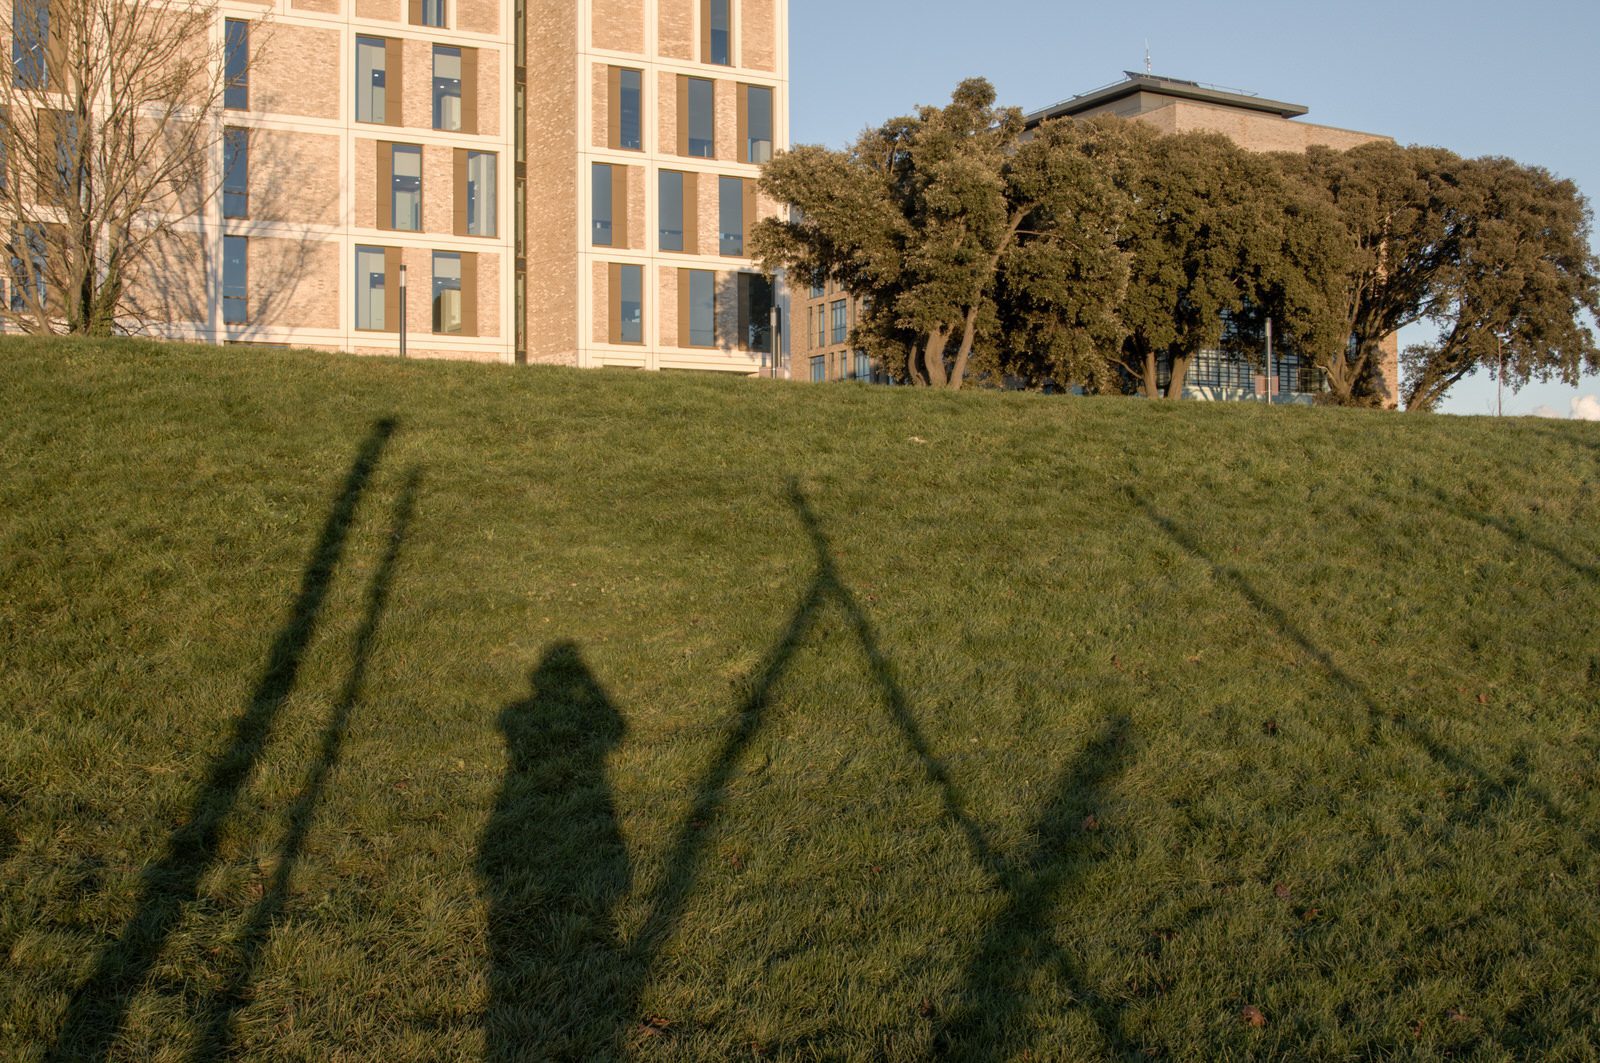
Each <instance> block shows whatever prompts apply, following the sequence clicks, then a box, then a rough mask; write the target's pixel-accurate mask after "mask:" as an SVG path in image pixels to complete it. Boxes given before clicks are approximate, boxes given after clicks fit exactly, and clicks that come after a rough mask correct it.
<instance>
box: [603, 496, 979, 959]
mask: <svg viewBox="0 0 1600 1063" xmlns="http://www.w3.org/2000/svg"><path fill="white" fill-rule="evenodd" d="M789 501H790V505H792V506H793V507H794V510H795V513H796V515H797V516H798V517H799V519H800V522H801V524H802V525H803V526H804V527H805V529H806V532H807V534H808V537H809V538H810V540H811V545H812V548H813V550H814V552H815V554H816V565H817V567H816V573H815V575H814V576H813V577H812V580H811V583H810V585H809V586H808V587H807V589H806V592H805V593H804V594H803V595H801V598H800V602H799V604H798V605H797V606H796V607H795V610H794V613H793V615H792V616H791V617H790V619H789V623H788V625H787V627H786V628H785V629H784V631H783V634H782V635H781V636H780V637H779V638H778V640H777V642H776V643H775V644H774V645H773V647H772V649H771V651H769V652H768V654H767V656H766V658H765V659H764V660H763V662H762V664H761V667H760V668H759V669H758V670H757V672H756V676H755V682H754V684H753V685H752V687H751V689H750V693H749V694H748V695H747V696H746V697H745V699H744V701H743V702H742V703H741V704H740V706H739V709H738V712H737V714H736V716H735V718H734V724H733V727H732V729H731V730H730V731H729V733H728V736H727V738H726V739H725V740H724V741H723V745H722V748H721V749H720V750H719V751H718V753H717V756H716V757H715V758H714V759H713V761H712V763H711V766H710V768H709V769H707V771H706V773H705V775H704V776H703V777H702V778H701V779H700V781H699V783H698V784H697V785H696V787H695V790H694V793H695V800H694V804H693V805H692V806H691V807H690V810H689V813H688V815H687V816H685V817H684V820H683V823H682V825H681V826H680V827H679V828H678V832H677V834H676V836H675V837H674V839H673V843H672V846H671V848H670V849H669V850H668V856H667V860H666V865H667V869H668V870H667V874H666V877H665V879H664V880H663V885H662V887H661V889H660V890H659V891H658V893H657V896H656V899H655V900H654V902H653V903H652V905H651V907H650V909H649V911H648V913H647V915H646V917H645V919H644V922H643V930H642V932H641V933H640V935H639V939H638V941H639V944H638V945H637V947H636V949H635V951H634V954H633V956H632V958H631V959H632V966H633V968H634V969H635V970H637V971H639V972H641V975H642V976H644V977H648V973H649V971H650V969H651V968H652V967H653V966H654V964H655V959H656V956H657V955H658V954H659V952H660V949H661V947H662V945H663V944H664V943H665V942H666V941H667V940H668V939H670V938H671V936H672V934H673V932H674V931H675V930H676V929H677V927H678V925H679V924H680V922H681V921H682V918H683V912H684V908H685V907H686V905H687V902H688V898H689V897H690V896H691V895H692V894H693V892H694V887H695V885H696V883H697V881H698V879H699V874H700V868H701V866H702V864H703V862H704V850H705V847H706V845H707V839H708V838H710V837H711V836H712V834H713V832H712V831H711V830H709V829H708V828H709V826H710V825H711V824H712V822H713V821H714V820H715V818H716V817H717V815H718V814H720V812H721V811H722V808H723V806H724V804H725V803H726V800H727V790H728V784H729V782H730V781H731V779H732V777H733V771H734V767H735V765H736V764H737V763H738V761H739V759H740V757H741V756H742V755H743V754H744V752H745V750H746V749H748V748H749V745H750V743H751V741H752V740H753V739H754V738H755V736H756V734H757V733H758V732H759V730H760V727H761V724H762V722H763V719H764V716H765V713H766V710H767V708H768V706H769V704H770V702H771V699H772V693H773V690H774V688H775V687H776V686H777V684H778V681H779V680H780V679H781V678H782V677H783V674H784V672H785V671H786V670H787V669H788V666H789V662H790V660H791V659H792V658H793V656H794V654H795V651H796V650H798V649H799V647H800V644H801V642H802V641H803V640H804V638H805V636H806V633H807V632H808V631H809V630H810V629H811V626H812V624H813V622H814V621H815V619H816V614H817V612H818V610H819V609H821V608H822V607H823V606H824V605H825V604H827V603H828V602H829V601H830V600H831V601H833V602H835V603H836V604H838V605H839V606H840V607H841V608H842V609H843V610H844V612H845V614H846V616H847V617H848V618H849V620H850V623H851V626H852V628H853V629H854V631H855V633H856V635H857V637H858V639H859V640H860V642H861V645H862V649H863V652H864V653H865V654H866V657H867V662H868V665H869V666H870V667H871V669H872V673H873V676H874V678H875V680H876V681H877V683H878V685H879V687H880V689H881V690H882V693H883V697H884V701H885V703H886V705H887V707H888V709H889V714H890V716H891V718H892V719H893V720H894V722H895V724H896V725H897V726H898V727H899V729H900V731H901V733H902V734H903V736H904V737H905V739H906V741H907V743H908V744H909V745H910V747H911V748H912V750H913V751H914V752H915V753H916V755H917V757H918V758H919V759H920V761H921V762H922V764H923V767H924V770H925V772H926V774H927V777H928V779H929V780H930V781H931V782H932V783H933V784H934V785H935V786H936V787H937V788H938V789H939V792H940V794H941V798H942V801H943V803H944V807H945V812H946V814H947V815H948V816H949V818H950V819H952V820H953V821H954V822H955V823H956V824H957V825H958V826H959V827H960V829H961V831H962V833H963V835H964V836H965V837H966V840H967V844H968V847H969V848H970V850H971V852H972V855H973V856H974V858H975V859H976V860H977V861H978V863H979V865H980V866H982V867H983V868H984V869H985V870H986V871H988V872H990V873H991V874H996V873H998V872H999V870H1000V867H1001V865H1000V861H999V860H998V858H997V857H996V856H995V854H994V851H993V847H992V846H991V845H990V844H989V841H988V839H987V837H986V835H985V832H984V831H983V829H982V827H981V826H980V825H979V824H978V823H977V822H976V821H975V820H974V819H973V818H972V817H971V816H970V815H969V814H968V813H967V812H966V810H965V808H964V803H963V801H962V799H961V796H960V792H959V790H958V789H957V787H956V786H955V783H954V782H953V781H952V779H951V778H950V775H949V772H948V771H947V770H946V769H945V767H944V766H943V765H942V764H941V763H940V762H939V760H938V758H937V757H935V756H934V755H933V753H932V751H931V749H930V747H929V745H928V743H927V741H926V739H925V738H924V737H923V735H922V732H921V730H920V728H919V727H918V726H917V723H916V720H915V718H914V717H913V716H912V713H911V711H910V707H909V704H910V703H909V701H908V699H907V698H906V696H905V692H904V690H903V689H902V688H901V686H900V684H899V681H898V680H897V679H896V678H895V675H894V671H893V669H892V668H891V667H890V664H889V661H888V658H887V657H886V656H885V655H884V653H883V650H882V648H881V646H880V644H879V642H878V638H877V633H876V631H875V629H874V628H873V626H872V623H871V621H870V620H869V619H868V617H867V614H866V612H865V610H863V609H862V608H861V605H860V603H859V602H857V601H856V598H855V595H854V594H852V593H851V591H850V590H849V589H848V588H847V587H846V586H845V584H844V582H843V580H841V579H840V577H839V571H838V568H837V566H836V565H835V563H834V560H833V551H832V549H831V546H830V544H829V542H828V538H827V536H826V535H825V534H824V533H823V530H822V525H821V523H820V522H819V521H818V520H817V517H816V515H815V514H814V513H813V512H812V510H811V507H810V504H809V503H808V502H807V500H806V497H805V494H804V492H803V491H801V489H800V486H799V484H798V482H797V481H795V480H792V479H791V480H790V482H789Z"/></svg>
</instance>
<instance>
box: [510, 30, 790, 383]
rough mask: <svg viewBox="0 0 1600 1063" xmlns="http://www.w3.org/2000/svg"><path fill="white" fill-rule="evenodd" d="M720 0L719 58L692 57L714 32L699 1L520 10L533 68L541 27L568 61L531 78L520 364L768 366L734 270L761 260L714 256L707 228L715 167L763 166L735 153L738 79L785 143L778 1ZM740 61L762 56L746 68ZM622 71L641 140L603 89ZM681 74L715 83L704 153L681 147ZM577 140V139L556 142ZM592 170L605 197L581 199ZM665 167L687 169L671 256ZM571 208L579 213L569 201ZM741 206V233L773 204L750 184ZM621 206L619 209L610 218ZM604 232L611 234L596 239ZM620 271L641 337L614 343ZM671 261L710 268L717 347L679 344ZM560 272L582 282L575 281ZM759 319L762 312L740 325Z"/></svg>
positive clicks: (716, 246) (715, 222) (740, 369)
mask: <svg viewBox="0 0 1600 1063" xmlns="http://www.w3.org/2000/svg"><path fill="white" fill-rule="evenodd" d="M574 6H576V17H575V18H574V17H573V9H574ZM728 6H729V21H730V26H729V34H728V38H727V58H728V59H729V62H728V63H714V62H711V61H710V60H712V59H715V58H718V57H719V56H718V55H715V54H703V53H705V52H706V50H707V49H708V48H709V47H710V46H711V44H710V42H711V41H712V34H711V26H710V25H709V24H708V23H707V22H706V18H707V15H708V13H709V12H710V11H711V10H712V5H711V3H710V2H709V0H584V2H581V3H578V4H576V5H574V4H572V3H570V2H564V0H539V2H536V3H533V4H532V5H531V6H530V7H529V12H530V30H529V32H530V64H531V65H540V64H538V63H536V62H534V61H533V60H532V59H531V56H532V55H533V49H534V42H533V39H532V38H533V37H534V36H537V37H538V38H539V47H540V48H541V49H542V54H543V55H547V56H549V57H551V59H552V62H553V61H554V59H555V57H558V56H563V55H564V56H565V57H566V58H567V62H566V70H568V71H571V73H570V74H567V73H563V74H560V75H559V77H558V79H557V80H558V82H559V83H547V84H542V85H537V86H530V94H531V96H532V99H531V100H530V105H529V108H528V144H529V152H530V154H529V170H530V174H529V177H530V182H532V183H534V184H535V185H537V186H538V187H540V188H541V189H543V190H544V191H543V193H542V194H541V195H540V196H539V197H538V200H539V202H538V208H537V212H536V211H535V209H534V204H533V203H532V202H530V211H529V254H530V262H529V281H528V295H529V299H528V308H527V310H528V318H527V326H526V327H527V330H528V334H529V343H528V353H529V360H530V361H533V360H539V361H551V360H554V361H570V363H572V364H576V365H580V366H585V367H591V366H592V367H599V366H608V365H618V366H636V367H641V368H646V369H711V370H722V371H727V372H736V373H745V374H749V373H754V372H758V371H760V370H761V368H762V367H763V366H764V365H766V364H768V361H769V359H770V357H771V355H770V354H769V353H767V352H766V351H764V350H762V349H760V348H762V347H764V346H765V345H766V343H767V341H766V339H765V336H766V331H767V330H766V328H765V325H766V318H765V311H764V310H761V309H760V304H759V296H758V295H757V294H756V292H758V291H759V290H760V289H761V285H760V283H759V282H756V281H752V280H751V279H749V278H746V279H743V280H741V277H740V275H741V274H748V275H750V277H754V276H756V275H757V273H758V271H757V269H756V267H755V265H754V263H753V262H752V261H751V260H750V259H749V257H748V249H747V248H746V249H745V250H744V252H743V253H741V254H732V255H724V254H723V253H722V247H721V244H720V241H719V238H718V232H719V227H720V226H719V223H720V221H721V220H722V218H723V214H722V209H723V206H724V204H723V202H722V199H721V194H720V188H721V184H720V181H719V178H721V177H724V176H726V177H736V178H740V179H743V180H745V181H753V180H754V179H755V178H757V177H758V176H759V174H760V169H759V166H758V165H755V164H751V163H748V162H740V161H739V159H740V157H741V154H742V152H741V150H740V142H739V136H740V131H741V128H742V127H741V124H740V102H739V101H740V93H741V89H740V86H741V85H757V86H761V87H763V88H769V89H771V90H772V95H773V131H772V135H773V148H774V150H781V149H782V148H784V147H786V146H787V137H788V85H787V69H786V63H785V62H784V57H785V56H787V53H788V45H787V39H786V37H787V4H786V2H785V0H729V5H728ZM719 47H720V44H719ZM746 57H752V58H754V59H756V60H758V61H759V64H760V65H759V66H755V65H752V64H751V63H749V62H747V59H746ZM573 59H576V63H575V64H574V63H573V62H572V60H573ZM620 71H637V72H638V74H639V81H640V86H641V90H642V91H641V97H642V98H641V100H640V101H639V111H638V114H639V128H638V137H639V141H640V143H639V144H638V146H637V147H634V146H632V145H631V144H626V143H625V138H623V137H622V136H621V135H620V130H619V129H614V128H613V127H614V126H615V125H617V124H618V123H619V122H620V121H621V119H620V113H621V110H622V106H621V105H622V101H621V99H620V98H617V99H614V98H613V94H614V93H616V92H618V86H619V80H618V79H619V78H620V73H619V72H620ZM569 78H570V80H568V79H569ZM688 79H701V80H704V81H708V82H710V83H711V107H710V114H709V119H710V125H711V129H710V133H711V136H710V141H711V145H710V152H709V154H706V153H703V152H698V151H693V150H690V146H689V145H688V144H687V140H686V138H688V137H689V136H690V135H691V134H690V133H689V131H688V130H689V126H690V122H689V115H688V113H687V108H688V107H689V100H688V98H687V97H685V96H683V94H682V92H681V89H682V87H683V86H684V85H685V84H687V83H688ZM631 136H632V134H631V133H630V136H629V138H626V139H631ZM574 140H576V141H577V143H576V144H573V146H572V147H571V148H567V149H565V150H564V149H563V147H562V145H563V144H568V143H572V141H574ZM536 144H538V145H541V146H542V147H535V145H536ZM579 144H581V147H579V146H578V145H579ZM597 165H601V166H609V167H611V168H612V169H611V174H610V176H611V181H612V183H613V184H612V187H613V195H612V199H611V200H610V201H608V202H606V203H599V204H597V203H594V202H591V200H592V198H593V194H592V193H593V188H594V181H593V175H594V168H595V167H596V166H597ZM563 168H565V173H564V174H563V173H562V172H561V171H562V169H563ZM535 169H537V170H538V173H539V176H538V177H537V178H536V177H535V176H534V173H533V171H535ZM663 171H673V172H676V173H682V174H685V175H686V182H689V183H692V184H693V187H694V189H695V195H694V207H695V209H694V212H693V213H694V214H695V216H696V217H695V218H694V219H693V223H692V228H690V224H689V223H690V219H687V218H686V219H685V222H686V225H685V227H686V228H690V232H692V233H693V237H692V238H690V237H687V236H686V237H685V244H686V246H685V247H684V249H683V250H681V251H679V250H675V249H667V248H666V247H664V246H663V244H664V241H663V238H662V235H661V230H662V227H663V209H662V208H663V204H662V203H661V202H660V198H661V197H660V188H661V174H662V172H663ZM618 182H621V184H618ZM602 187H604V186H603V185H602ZM732 187H734V186H730V188H732ZM739 187H743V186H739ZM752 187H753V186H752ZM569 189H570V190H571V192H570V193H569V191H568V190H569ZM569 194H570V196H571V198H570V199H569V198H568V197H569ZM569 203H570V204H571V205H572V206H574V207H575V208H576V210H575V214H572V213H569V212H568V204H569ZM739 203H740V205H739V206H738V212H739V213H738V216H739V217H741V218H742V219H743V229H744V231H745V232H748V231H749V229H750V227H751V226H752V225H753V224H754V221H755V220H756V218H758V217H760V216H763V215H765V214H770V213H772V212H773V211H775V210H777V209H778V208H777V206H776V205H775V204H762V203H759V202H757V200H756V199H755V198H754V196H753V195H751V196H745V197H741V199H740V201H739ZM672 206H673V207H674V208H676V207H677V206H678V204H676V203H674V204H672ZM730 206H731V204H730ZM624 209H625V212H626V219H623V218H620V217H618V216H617V215H618V213H619V212H620V211H622V210H624ZM547 211H548V212H549V216H548V217H547V218H543V219H538V220H536V217H535V215H536V213H538V212H547ZM601 215H604V216H605V218H606V219H608V220H609V222H610V224H609V226H606V227H604V228H602V229H601V230H600V232H601V235H600V236H599V237H597V236H596V231H597V230H596V227H595V220H596V219H597V218H599V217H600V216H601ZM540 227H543V228H545V229H547V230H549V231H548V237H549V238H548V239H541V236H540V235H539V234H538V233H537V232H536V229H537V228H540ZM557 230H564V232H563V231H557ZM607 232H609V233H610V235H609V237H606V236H605V235H604V234H605V233H607ZM603 239H609V241H610V242H609V243H607V244H604V245H601V244H600V242H599V241H600V240H603ZM541 248H543V249H544V250H543V252H542V254H543V256H544V258H543V265H542V266H535V265H534V263H533V262H532V258H533V257H534V256H536V255H539V254H541V251H540V249H541ZM574 266H576V269H574V268H573V267H574ZM616 266H628V267H638V268H639V269H640V271H641V272H640V274H639V276H640V277H641V278H642V284H641V292H640V295H641V298H640V306H639V307H638V308H637V310H636V311H635V309H634V308H633V307H632V306H631V303H630V307H629V312H630V313H632V312H637V313H638V314H639V317H640V319H642V324H641V325H640V326H639V331H640V334H641V335H642V337H643V342H642V343H623V342H619V340H618V336H617V335H615V334H614V332H617V331H620V330H614V328H613V323H614V322H615V321H617V320H619V315H621V314H622V309H623V308H622V307H621V303H620V300H621V296H622V292H621V290H620V289H616V288H615V285H614V283H613V278H614V277H616V276H618V274H617V273H615V272H614V270H613V267H616ZM680 269H692V270H701V271H706V272H707V273H709V274H711V275H712V276H713V277H714V283H713V285H712V287H713V288H714V296H713V299H712V306H711V314H712V317H713V318H714V321H713V322H712V324H711V328H712V330H713V331H714V333H715V336H716V343H715V344H712V345H709V346H696V345H691V344H686V343H684V342H683V341H684V336H683V335H680V329H679V327H678V326H679V317H680V309H679V302H680V298H679V296H680V292H679V288H680V285H679V283H678V270H680ZM569 278H571V279H572V280H575V281H576V282H577V285H578V286H579V288H580V289H581V290H579V291H577V292H575V293H573V292H571V291H570V290H569V288H568V279H569ZM536 293H537V298H536ZM685 294H687V293H685ZM573 295H576V298H572V296H573ZM741 300H744V301H743V303H741ZM569 309H575V310H576V312H577V314H578V319H574V318H572V317H570V316H569V314H568V311H569ZM756 316H759V317H760V318H761V320H760V321H759V322H757V321H753V320H751V319H752V317H756ZM698 327H704V326H703V325H702V326H698ZM536 334H537V335H538V337H539V338H538V341H537V342H535V339H534V337H535V335H536Z"/></svg>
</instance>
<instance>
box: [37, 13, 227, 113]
mask: <svg viewBox="0 0 1600 1063" xmlns="http://www.w3.org/2000/svg"><path fill="white" fill-rule="evenodd" d="M233 25H234V20H232V19H229V20H228V41H229V43H230V45H231V43H232V41H233ZM11 30H12V36H11V81H12V84H14V85H16V87H17V88H19V89H42V88H44V87H45V84H46V82H47V81H48V80H49V76H50V71H49V67H48V65H47V64H48V59H47V53H46V51H45V45H46V42H47V41H49V39H50V0H15V2H14V3H13V4H12V5H11ZM228 54H229V59H230V63H229V68H228V69H229V72H230V73H232V69H233V67H232V63H231V59H232V54H233V53H232V52H231V51H230V52H229V53H228ZM230 93H231V89H230ZM228 106H229V107H232V106H233V103H232V101H231V98H230V101H229V103H228Z"/></svg>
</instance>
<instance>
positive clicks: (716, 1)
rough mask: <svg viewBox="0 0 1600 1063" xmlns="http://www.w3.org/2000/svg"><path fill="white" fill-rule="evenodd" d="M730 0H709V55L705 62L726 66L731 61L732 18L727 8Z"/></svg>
mask: <svg viewBox="0 0 1600 1063" xmlns="http://www.w3.org/2000/svg"><path fill="white" fill-rule="evenodd" d="M731 6H732V0H711V55H710V56H709V57H708V58H707V62H711V63H716V64H718V65H719V66H728V65H729V64H731V63H732V62H733V55H732V52H731V42H732V33H731V32H730V30H731V29H732V24H733V18H732V13H731V12H730V11H729V8H730V7H731Z"/></svg>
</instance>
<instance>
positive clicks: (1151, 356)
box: [1144, 347, 1161, 399]
mask: <svg viewBox="0 0 1600 1063" xmlns="http://www.w3.org/2000/svg"><path fill="white" fill-rule="evenodd" d="M1158 379H1159V376H1158V375H1157V368H1156V352H1155V351H1154V350H1152V349H1151V348H1149V347H1146V348H1145V350H1144V397H1145V398H1147V399H1159V398H1160V397H1161V386H1160V384H1158V383H1157V380H1158Z"/></svg>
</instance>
